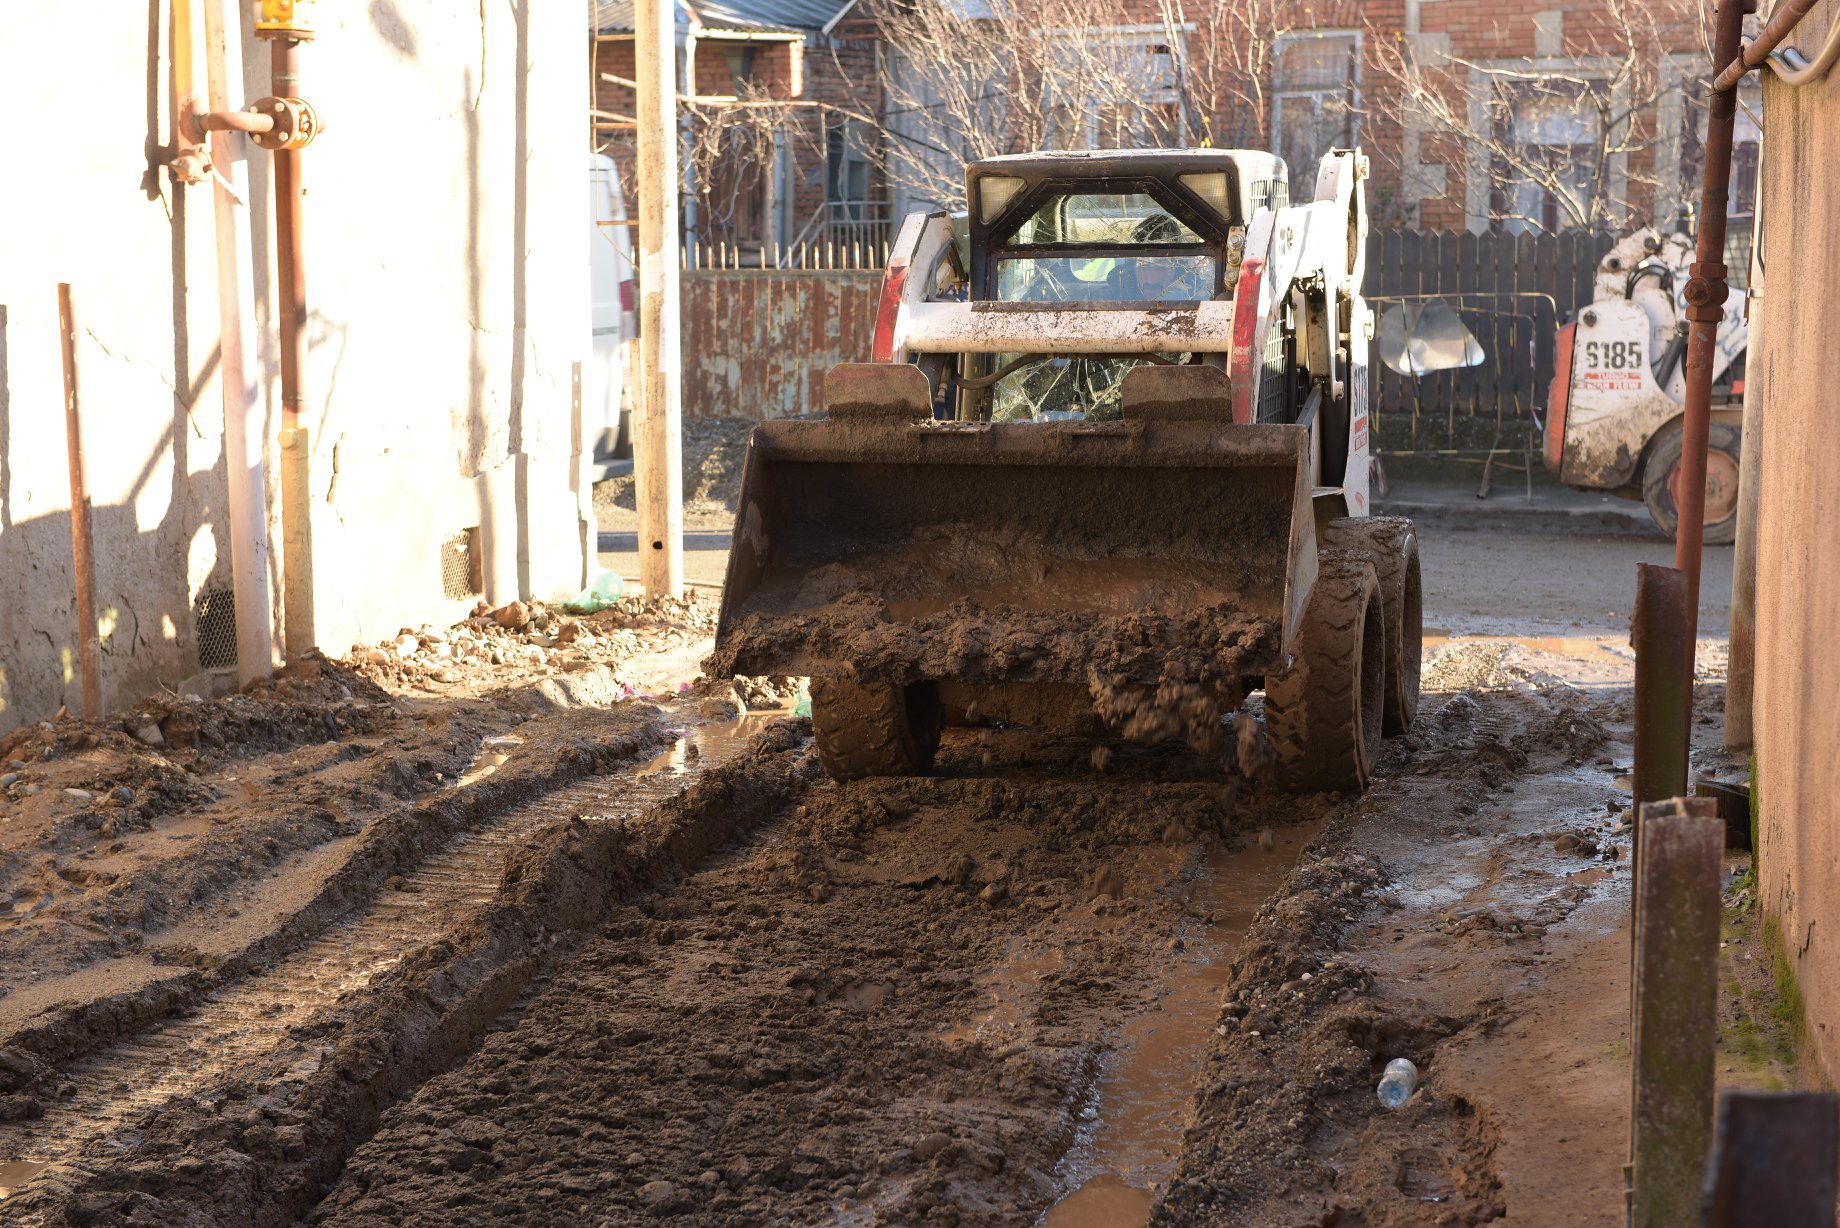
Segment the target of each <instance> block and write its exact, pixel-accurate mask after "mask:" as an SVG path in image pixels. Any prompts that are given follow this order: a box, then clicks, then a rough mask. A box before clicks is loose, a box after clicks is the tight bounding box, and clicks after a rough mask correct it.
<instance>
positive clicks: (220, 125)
mask: <svg viewBox="0 0 1840 1228" xmlns="http://www.w3.org/2000/svg"><path fill="white" fill-rule="evenodd" d="M198 124H199V126H200V127H201V128H203V129H204V130H205V131H206V132H251V133H257V134H260V133H264V132H273V131H274V130H275V117H274V116H272V115H258V114H256V112H254V111H211V112H209V113H207V114H204V115H201V116H199V117H198Z"/></svg>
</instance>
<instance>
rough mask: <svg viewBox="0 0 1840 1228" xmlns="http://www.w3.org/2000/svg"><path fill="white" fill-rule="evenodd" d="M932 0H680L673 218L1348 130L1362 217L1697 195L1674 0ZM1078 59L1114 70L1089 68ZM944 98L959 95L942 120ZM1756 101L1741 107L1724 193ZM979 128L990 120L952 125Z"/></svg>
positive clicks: (1474, 218) (783, 219)
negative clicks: (1062, 156)
mask: <svg viewBox="0 0 1840 1228" xmlns="http://www.w3.org/2000/svg"><path fill="white" fill-rule="evenodd" d="M938 4H939V5H941V6H943V7H939V8H938V9H937V12H938V13H941V14H943V20H944V21H945V23H946V26H947V30H948V32H947V34H944V35H942V34H941V33H940V31H939V30H938V29H928V28H927V27H925V25H924V23H921V24H916V19H915V17H914V16H913V14H914V13H915V12H916V11H918V8H917V6H914V5H900V6H895V5H891V4H886V3H884V0H860V3H853V2H851V0H725V3H723V4H720V5H714V4H710V5H695V6H692V5H690V4H686V3H680V4H679V7H678V15H679V17H678V24H679V45H680V48H682V51H680V63H681V62H688V63H690V64H692V65H693V66H694V71H695V74H696V84H697V94H698V95H699V100H700V101H699V105H696V106H693V107H691V108H690V110H691V111H693V112H694V114H693V115H692V116H691V117H690V118H688V119H687V120H686V142H685V147H686V149H687V150H689V149H693V148H696V147H697V146H698V140H697V139H696V137H695V136H694V135H693V133H702V134H703V139H702V142H701V148H700V151H699V152H698V154H697V156H695V157H693V158H690V159H688V160H689V161H692V162H694V163H695V166H694V167H692V169H691V171H690V174H689V182H690V184H691V186H693V187H694V189H695V190H694V191H693V192H691V193H687V195H686V199H687V201H688V202H690V203H688V204H687V212H686V216H685V224H686V231H687V233H688V234H689V235H692V236H694V237H696V238H698V239H699V240H701V241H703V242H727V243H731V244H735V243H738V244H741V245H742V246H743V248H744V249H752V248H755V247H758V245H760V244H763V243H770V242H778V243H780V244H786V243H796V242H799V241H801V240H805V241H810V240H817V241H822V240H824V239H826V238H838V237H845V238H854V237H863V236H866V235H868V234H870V233H873V234H876V235H880V234H884V233H885V227H886V224H887V220H888V218H889V217H891V216H894V217H898V216H899V215H900V214H901V213H903V212H905V211H906V210H907V209H909V208H913V207H918V206H923V205H936V204H939V203H952V201H951V198H950V193H951V192H952V190H953V189H952V187H951V185H952V184H953V183H955V182H956V181H957V180H958V178H959V174H958V171H957V170H956V169H955V168H956V167H957V166H958V165H959V164H962V162H963V161H964V160H965V159H967V158H968V157H974V156H979V155H980V154H983V153H990V152H1004V151H1006V150H1007V148H1010V147H1019V146H1022V145H1031V144H1034V145H1040V144H1052V145H1063V146H1074V147H1078V146H1106V145H1122V144H1129V143H1139V142H1144V143H1161V144H1200V143H1209V144H1214V145H1239V146H1246V145H1250V146H1256V147H1259V148H1266V149H1271V150H1273V151H1274V152H1277V153H1280V154H1282V155H1284V156H1285V158H1286V160H1287V161H1288V162H1289V163H1290V164H1291V166H1292V169H1293V175H1296V174H1298V168H1299V167H1306V166H1313V165H1314V163H1315V160H1316V158H1317V157H1319V156H1320V154H1321V152H1322V151H1323V150H1325V149H1327V148H1329V147H1331V146H1334V145H1343V144H1349V143H1354V142H1359V143H1360V144H1362V145H1363V146H1364V147H1365V148H1367V149H1368V150H1369V151H1370V153H1371V154H1372V155H1373V158H1374V164H1375V175H1374V179H1373V180H1372V182H1371V184H1370V201H1371V204H1372V207H1373V210H1374V214H1375V217H1376V219H1377V220H1378V221H1379V222H1381V223H1382V224H1385V223H1392V224H1397V225H1405V226H1412V227H1418V228H1423V229H1440V228H1441V229H1469V230H1481V229H1488V228H1491V227H1496V228H1507V229H1511V230H1518V229H1541V230H1562V229H1573V228H1581V227H1582V228H1608V229H1622V228H1626V227H1628V226H1630V225H1635V224H1640V223H1642V222H1657V223H1663V224H1665V223H1668V222H1671V221H1673V220H1674V219H1676V218H1677V217H1678V216H1679V214H1680V212H1681V210H1682V208H1683V206H1684V205H1685V204H1686V203H1687V202H1690V201H1691V200H1692V199H1693V198H1694V196H1695V188H1694V185H1695V168H1696V166H1697V162H1698V143H1699V132H1700V130H1701V128H1702V127H1703V124H1704V119H1703V106H1702V105H1701V103H1700V100H1699V94H1698V91H1699V84H1698V82H1697V77H1698V76H1699V75H1700V74H1699V72H1698V66H1699V65H1700V64H1701V63H1702V62H1703V59H1704V51H1703V49H1702V47H1701V45H1700V40H1701V31H1700V28H1699V25H1698V20H1697V16H1698V15H1697V9H1696V7H1695V3H1694V0H1368V2H1366V3H1362V2H1361V0H1323V2H1319V3H1306V4H1294V3H1288V2H1286V0H1204V3H1202V4H1193V3H1188V4H1184V3H1181V2H1180V0H1017V2H1015V3H1011V4H1007V5H1005V6H1003V8H1002V9H1001V10H999V9H997V8H996V7H994V6H989V5H987V4H985V3H984V2H983V0H938ZM954 24H955V26H956V29H957V31H958V32H959V33H960V34H961V35H962V37H961V38H958V39H953V38H951V37H950V36H949V31H950V28H951V27H953V26H954ZM597 33H598V36H599V37H598V38H597V40H596V59H597V74H600V75H599V80H598V87H597V97H598V104H597V105H598V108H599V110H598V112H597V118H596V123H597V129H596V130H597V136H598V137H599V139H600V140H601V141H602V142H604V143H607V144H610V145H612V146H613V149H612V152H614V153H615V154H616V156H621V148H622V147H629V144H630V133H629V132H628V131H625V130H623V129H622V128H621V126H620V125H621V124H622V123H623V122H625V121H624V120H623V117H624V116H628V115H630V114H631V110H632V94H631V90H630V88H628V87H627V86H624V85H622V84H620V81H621V80H629V79H630V77H631V63H632V59H631V56H632V36H631V5H630V0H605V2H603V3H602V4H601V5H600V6H599V10H598V30H597ZM980 45H984V46H987V47H988V48H989V49H990V54H989V56H987V59H986V62H982V63H980V62H979V47H980ZM1096 47H1097V48H1104V49H1105V50H1104V52H1103V53H1100V54H1096V53H1095V51H1094V48H1096ZM1056 48H1060V49H1062V50H1060V51H1057V50H1055V49H1056ZM1057 55H1059V56H1060V57H1061V58H1059V59H1057V58H1056V56H1057ZM1011 57H1013V59H1012V58H1011ZM1100 61H1103V64H1102V65H1101V66H1100V68H1099V69H1098V70H1097V74H1096V75H1098V76H1103V77H1110V78H1115V79H1114V80H1110V81H1107V82H1103V83H1101V82H1095V81H1094V80H1093V77H1094V75H1095V70H1094V65H1095V64H1099V63H1100ZM999 74H1004V75H1007V77H1008V78H1009V79H1008V80H998V79H996V78H997V77H998V76H999ZM610 77H611V78H614V79H612V80H610V79H609V78H610ZM967 77H968V78H970V84H971V85H973V86H975V87H977V88H976V89H974V90H968V89H967V88H966V78H967ZM955 78H956V79H955ZM954 97H958V98H960V99H964V98H970V99H971V100H972V101H973V102H975V103H976V105H977V108H979V109H972V108H971V107H969V106H967V107H964V108H962V110H963V113H961V114H950V112H951V109H952V104H951V99H952V98H954ZM1043 99H1053V100H1054V101H1053V104H1052V105H1053V106H1057V107H1058V108H1060V110H1059V112H1058V114H1059V115H1060V116H1061V117H1062V118H1063V120H1064V121H1065V122H1057V120H1056V116H1055V115H1053V114H1048V113H1047V112H1046V111H1045V110H1043V108H1046V107H1048V106H1049V105H1050V104H1049V103H1048V102H1045V101H1043ZM1031 108H1033V109H1034V110H1035V111H1039V112H1041V114H1037V115H1034V116H1033V120H1034V122H1032V123H1031V122H1029V115H1028V114H1026V113H1030V112H1031ZM1006 109H1007V111H1009V112H1013V114H1006V113H1005V112H1006ZM1758 109H1759V108H1758V107H1757V106H1756V105H1752V106H1751V107H1749V109H1748V113H1747V114H1743V115H1741V116H1740V124H1739V136H1738V139H1739V154H1738V165H1737V184H1736V189H1737V190H1736V192H1735V194H1734V208H1735V209H1736V210H1738V211H1748V209H1749V207H1750V199H1751V197H1752V196H1753V195H1754V190H1755V189H1754V184H1755V181H1756V168H1757V150H1758V140H1759V133H1758V129H1757V127H1756V125H1755V124H1754V123H1753V122H1751V120H1750V118H1749V116H1750V115H1751V114H1755V113H1756V112H1757V111H1758ZM1019 117H1020V118H1019ZM983 124H988V125H990V126H992V127H993V128H995V129H1003V131H993V132H992V133H990V134H988V139H987V141H985V142H983V143H981V142H980V141H979V140H977V139H973V138H971V137H969V136H967V135H966V133H965V131H964V130H965V129H966V128H968V127H977V126H979V125H983ZM1005 125H1007V126H1008V127H1007V128H1005ZM717 130H719V132H718V131H717ZM712 134H714V135H712ZM993 142H994V143H993ZM916 166H919V167H920V168H921V169H924V170H926V171H928V172H929V173H927V174H916V173H913V172H914V171H915V169H916ZM928 180H930V181H931V183H930V184H929V183H928V182H927V181H928Z"/></svg>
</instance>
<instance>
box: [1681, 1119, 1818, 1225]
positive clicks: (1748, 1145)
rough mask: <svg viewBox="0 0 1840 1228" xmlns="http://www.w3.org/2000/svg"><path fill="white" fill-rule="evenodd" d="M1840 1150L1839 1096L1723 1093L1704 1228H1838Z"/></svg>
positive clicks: (1710, 1165)
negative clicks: (1838, 1161)
mask: <svg viewBox="0 0 1840 1228" xmlns="http://www.w3.org/2000/svg"><path fill="white" fill-rule="evenodd" d="M1836 1152H1840V1096H1836V1095H1835V1094H1834V1093H1833V1092H1757V1091H1748V1090H1737V1089H1733V1090H1730V1091H1726V1092H1724V1093H1723V1094H1721V1095H1720V1096H1719V1121H1718V1129H1717V1132H1716V1134H1715V1136H1714V1138H1713V1141H1712V1154H1711V1155H1710V1156H1708V1157H1707V1158H1706V1185H1705V1192H1704V1195H1703V1201H1702V1203H1701V1206H1702V1215H1703V1219H1702V1221H1701V1223H1702V1228H1833V1223H1834V1208H1835V1204H1836V1202H1837V1201H1840V1173H1836V1171H1835V1164H1834V1156H1835V1154H1836Z"/></svg>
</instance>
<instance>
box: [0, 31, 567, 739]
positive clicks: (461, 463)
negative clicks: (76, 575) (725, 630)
mask: <svg viewBox="0 0 1840 1228" xmlns="http://www.w3.org/2000/svg"><path fill="white" fill-rule="evenodd" d="M181 2H183V0H181ZM172 3H173V0H159V2H158V3H157V4H156V5H155V6H153V7H154V17H153V20H152V23H151V24H152V28H151V29H150V28H149V25H150V20H149V6H148V5H146V4H140V5H133V4H128V3H125V2H124V0H105V3H103V4H100V5H30V6H18V7H19V8H20V12H18V13H14V14H9V19H8V31H7V38H6V39H4V40H0V110H3V111H4V113H5V114H7V115H9V116H11V117H13V118H11V119H9V121H8V122H7V123H6V125H4V128H3V129H0V132H3V135H0V142H3V144H0V148H3V149H4V153H5V155H6V158H7V164H8V165H9V166H11V167H13V168H15V171H14V174H13V175H11V176H10V177H9V183H8V185H7V188H6V190H5V191H4V193H0V729H5V728H7V727H9V726H11V725H12V724H14V723H15V722H17V721H20V720H26V719H35V718H37V717H39V716H41V715H44V714H47V713H49V712H52V711H55V710H56V709H57V707H58V706H59V705H60V704H63V703H65V702H70V703H71V704H72V705H73V706H74V704H75V697H76V694H77V691H76V683H75V680H74V674H73V672H72V665H73V662H71V661H70V659H69V658H70V653H71V649H72V645H73V644H74V642H75V634H76V629H75V625H74V621H75V620H74V592H73V585H72V575H71V570H72V569H71V562H70V532H69V524H68V509H69V503H70V498H69V488H68V477H67V468H66V455H65V445H64V426H63V415H62V387H61V375H60V368H59V359H58V335H57V319H56V283H57V282H58V281H60V280H67V281H70V282H71V283H72V284H73V286H74V287H75V293H76V297H77V310H78V314H79V320H80V324H81V327H82V331H81V335H80V336H79V339H78V362H79V367H80V371H81V380H82V401H83V408H84V414H85V431H86V451H87V459H88V468H89V480H90V487H91V498H92V501H93V504H94V509H95V510H94V520H95V538H96V550H97V576H96V579H97V605H98V609H99V611H100V612H101V616H102V617H101V622H102V625H103V630H104V632H105V638H104V640H103V651H104V660H103V666H104V667H103V681H104V695H103V698H104V703H105V706H110V707H115V706H119V705H121V704H125V703H128V702H132V701H133V700H134V699H135V698H137V697H138V696H140V695H142V694H144V693H146V692H147V691H148V690H149V689H151V688H152V687H153V686H155V685H157V684H159V683H162V682H166V683H170V682H174V681H177V680H179V679H181V678H184V677H186V676H187V675H189V674H191V673H193V672H195V671H196V669H197V647H196V644H195V643H194V642H193V638H192V603H193V600H194V598H195V596H196V594H197V593H198V591H199V590H200V588H201V587H204V586H206V585H207V584H209V585H213V586H216V585H227V584H228V575H229V544H228V539H227V536H226V534H225V525H224V507H223V504H224V495H223V475H222V464H221V460H222V458H221V452H222V426H223V423H222V410H221V395H222V394H221V390H220V389H219V387H218V384H217V381H216V379H215V357H216V356H215V348H216V334H217V311H216V302H217V299H216V284H215V276H216V271H215V259H214V254H213V230H212V217H211V213H212V210H211V199H210V195H209V190H208V188H205V187H183V186H181V185H179V184H177V183H175V182H174V181H173V180H172V179H171V177H170V176H169V175H168V174H167V173H166V171H165V170H164V169H163V166H162V165H161V164H162V163H163V162H164V160H165V158H166V157H167V156H170V147H171V145H172V143H173V139H174V138H173V126H172V111H173V94H174V72H173V63H172V55H171V33H170V22H171V5H172ZM237 7H239V8H242V9H245V10H246V9H247V8H248V7H249V6H247V5H239V6H237ZM320 7H321V9H322V13H321V23H322V24H321V33H320V37H319V39H318V41H317V42H315V43H313V44H311V45H309V46H308V47H307V48H306V49H305V52H304V55H303V73H302V76H303V92H304V93H305V94H306V95H307V96H308V97H309V98H310V99H311V100H312V101H313V103H314V105H315V106H316V107H317V108H318V110H319V112H320V115H321V117H322V119H323V121H324V123H325V133H324V135H322V136H321V137H320V139H319V140H318V141H316V142H315V143H314V144H313V145H312V146H311V147H310V148H309V149H308V150H307V151H306V152H305V154H304V155H303V157H304V159H305V164H306V166H305V182H306V185H307V199H306V225H305V228H304V229H305V239H306V249H307V261H308V266H307V267H308V272H307V293H308V300H309V305H310V310H311V326H310V332H309V337H310V344H311V353H310V358H309V365H308V380H307V385H306V387H307V396H308V401H307V409H308V412H307V413H306V415H305V416H304V417H305V423H306V425H307V426H308V428H309V437H310V440H311V447H312V464H311V470H310V478H309V482H310V492H311V496H312V498H311V506H312V529H313V577H312V581H313V592H314V631H315V638H316V641H317V643H318V644H319V645H320V646H322V647H323V648H325V649H326V650H327V651H330V652H342V651H344V650H345V649H346V648H347V647H348V646H349V645H351V644H352V643H353V642H355V641H360V640H376V639H380V638H383V637H385V636H388V635H391V634H394V633H395V632H396V630H397V629H398V628H399V627H400V626H404V625H412V624H419V623H421V622H424V621H429V620H436V619H441V618H445V617H449V616H451V615H453V614H454V613H456V612H457V611H458V610H459V609H460V607H463V606H464V605H465V604H467V603H464V602H461V603H448V602H446V601H444V600H443V598H442V593H441V585H440V571H439V555H438V546H439V543H440V541H441V540H442V539H444V538H446V537H448V536H450V535H451V534H453V533H455V532H457V531H459V530H462V529H467V528H472V527H478V528H479V529H480V531H481V539H482V545H483V548H484V553H485V562H486V569H485V570H486V577H487V596H488V597H489V598H490V599H491V600H494V601H502V600H508V599H509V598H510V597H512V596H515V595H519V594H520V593H522V594H526V595H536V596H554V595H557V594H560V593H563V592H573V591H574V590H575V588H576V587H577V586H578V585H579V584H580V582H581V579H582V573H583V568H584V558H585V556H584V545H585V544H591V543H586V540H585V533H586V531H587V529H588V528H589V527H590V526H589V524H588V522H587V520H586V519H585V518H584V512H585V508H586V504H585V500H584V496H583V493H582V486H581V481H580V478H579V472H580V470H579V465H578V458H577V455H576V447H575V439H576V437H577V433H576V424H575V410H574V406H573V399H572V395H571V390H572V368H573V365H574V364H575V363H576V362H578V361H579V360H580V359H581V358H582V357H583V356H584V355H585V353H586V351H587V349H588V333H589V330H588V291H587V271H586V261H585V252H584V251H583V248H584V246H585V237H584V235H583V224H584V222H585V218H584V217H583V212H584V205H585V192H584V191H583V185H582V180H583V175H584V167H583V166H582V163H583V161H584V155H585V151H586V149H587V145H588V142H587V132H586V128H585V124H586V108H587V101H588V73H587V63H588V60H587V43H586V38H587V34H586V23H585V13H584V12H583V11H582V10H581V7H580V6H579V5H566V4H537V3H535V2H534V0H514V2H511V3H505V4H497V5H486V6H481V5H479V4H478V3H477V0H466V2H461V0H370V2H369V3H366V4H362V5H356V4H354V5H343V4H326V5H321V6H320ZM244 20H245V21H247V20H248V14H247V13H246V12H245V14H244ZM111 23H115V24H114V25H111ZM77 47H80V48H81V49H82V54H81V55H65V54H54V53H53V51H52V49H55V48H77ZM245 75H246V86H247V89H246V92H247V94H248V96H249V97H250V98H251V99H253V98H256V97H260V96H262V95H263V94H266V93H268V92H269V86H268V55H267V47H266V45H265V44H256V45H253V46H252V48H251V52H250V55H249V57H248V60H247V63H246V66H245ZM34 115H41V116H48V117H49V116H55V117H57V120H58V122H57V123H55V124H51V123H47V124H46V125H44V126H43V127H36V126H34V125H33V124H32V123H30V122H28V121H27V120H26V119H25V117H30V116H34ZM520 133H521V136H520ZM267 159H268V155H267V154H264V153H261V152H259V151H257V152H255V153H253V154H252V163H251V168H252V177H253V180H254V191H253V193H252V196H253V199H252V205H253V213H252V221H253V223H254V230H255V238H256V243H257V245H258V248H259V253H258V262H259V263H258V269H257V301H258V316H259V319H258V326H259V330H260V336H261V345H260V350H261V359H262V371H263V392H264V397H265V399H266V400H265V404H264V405H263V407H262V409H261V411H260V414H259V420H258V422H257V423H256V426H257V427H258V428H259V429H261V430H262V431H263V432H264V435H265V438H266V439H267V441H268V451H269V459H270V476H269V484H270V492H271V500H270V503H271V509H273V510H274V511H275V512H276V513H278V508H279V488H278V480H277V477H276V473H277V471H276V469H275V468H274V464H275V460H276V452H275V439H276V435H277V432H278V431H279V428H280V425H281V424H280V421H279V404H278V389H277V387H276V380H277V378H278V376H277V370H276V366H275V353H276V351H275V337H274V328H273V311H272V299H271V295H272V289H273V284H274V279H273V252H272V243H273V238H272V229H271V226H270V223H269V216H270V214H269V210H270V207H271V206H270V204H269V201H268V198H267V194H266V192H267V182H268V173H267V172H268V164H267ZM271 527H272V528H273V529H274V530H275V534H274V541H273V549H272V557H273V558H274V560H275V562H276V566H277V567H278V566H279V563H280V558H281V553H282V552H281V549H280V538H279V532H278V528H279V526H278V525H272V526H271ZM280 608H281V603H280V601H279V600H277V602H276V609H277V611H279V610H280ZM277 617H279V614H278V615H277ZM279 630H280V628H277V631H278V633H279Z"/></svg>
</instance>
